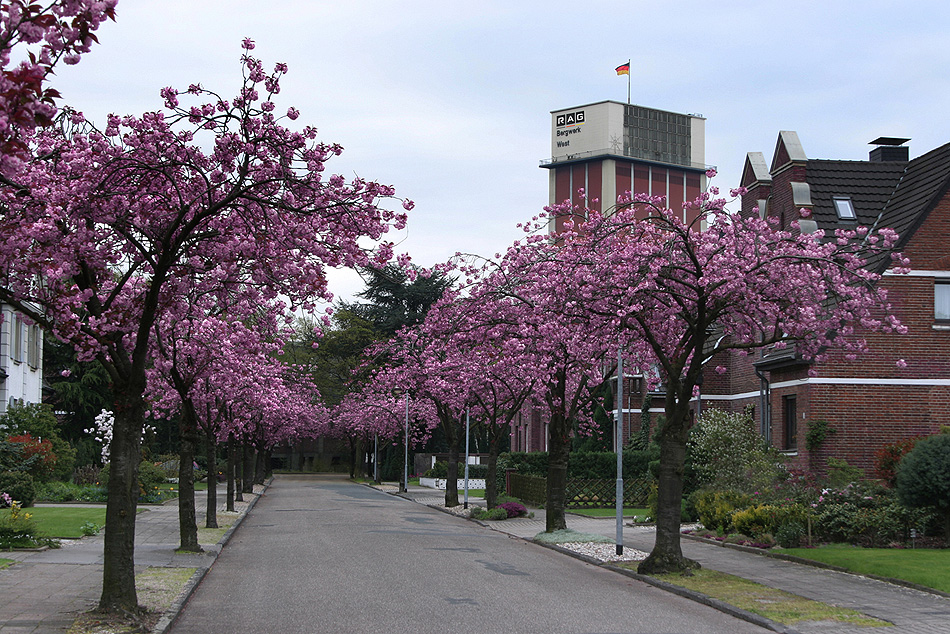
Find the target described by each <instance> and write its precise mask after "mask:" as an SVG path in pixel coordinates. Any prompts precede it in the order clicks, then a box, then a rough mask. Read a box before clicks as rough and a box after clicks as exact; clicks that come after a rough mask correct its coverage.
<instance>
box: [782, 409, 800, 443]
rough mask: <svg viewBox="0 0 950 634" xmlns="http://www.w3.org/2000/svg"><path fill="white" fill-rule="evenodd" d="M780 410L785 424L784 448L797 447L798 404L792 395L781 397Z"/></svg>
mask: <svg viewBox="0 0 950 634" xmlns="http://www.w3.org/2000/svg"><path fill="white" fill-rule="evenodd" d="M782 410H783V412H784V416H783V418H784V424H785V449H786V450H788V451H795V450H797V449H798V406H797V402H796V400H795V397H794V396H784V397H782Z"/></svg>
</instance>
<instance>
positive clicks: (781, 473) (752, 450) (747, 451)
mask: <svg viewBox="0 0 950 634" xmlns="http://www.w3.org/2000/svg"><path fill="white" fill-rule="evenodd" d="M688 450H689V452H690V455H691V456H692V465H693V469H695V471H696V475H697V476H698V477H699V480H700V482H701V483H702V484H704V485H707V486H709V487H710V488H716V489H732V490H735V491H742V492H745V493H750V492H751V491H753V490H756V489H763V488H767V487H770V486H772V485H773V483H775V482H781V481H782V480H784V479H785V477H786V476H787V472H786V471H785V469H784V465H783V463H782V458H781V456H780V455H779V454H778V452H777V451H776V450H775V448H773V447H769V446H768V445H766V444H765V443H764V442H763V441H762V436H761V435H760V434H759V433H758V431H756V428H755V423H754V422H753V421H752V417H751V416H750V415H749V414H747V413H743V414H734V413H730V412H725V411H723V410H718V409H709V410H706V411H705V412H703V415H702V417H701V418H700V421H699V423H698V424H697V425H696V427H695V428H694V429H693V430H692V432H690V436H689V445H688Z"/></svg>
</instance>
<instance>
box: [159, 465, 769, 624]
mask: <svg viewBox="0 0 950 634" xmlns="http://www.w3.org/2000/svg"><path fill="white" fill-rule="evenodd" d="M453 631H466V632H477V633H479V634H490V633H493V632H505V633H507V632H519V633H526V634H527V633H533V632H538V633H543V634H555V633H558V632H571V633H595V632H597V633H614V632H642V633H670V634H672V633H677V632H682V633H694V632H695V633H699V632H701V633H703V634H715V633H719V632H721V633H723V634H727V633H728V634H742V633H752V632H756V633H760V632H765V631H766V630H763V629H761V628H758V627H756V626H753V625H751V624H749V623H746V622H744V621H740V620H737V619H734V618H732V617H729V616H726V615H725V614H722V613H720V612H717V611H715V610H712V609H710V608H706V607H704V606H701V605H699V604H697V603H694V602H692V601H689V600H686V599H682V598H680V597H677V596H674V595H671V594H668V593H666V592H663V591H661V590H658V589H656V588H653V587H651V586H648V585H645V584H642V583H640V582H637V581H634V580H632V579H629V578H627V577H623V576H622V575H619V574H617V573H613V572H610V571H607V570H602V569H600V568H598V567H597V566H593V565H589V564H585V563H583V562H581V561H578V560H576V559H573V558H571V557H568V556H566V555H563V554H561V553H558V552H555V551H552V550H550V549H546V548H542V547H540V546H537V545H535V544H531V543H528V542H525V541H523V540H519V539H514V538H511V537H508V536H507V535H504V534H501V533H497V532H495V531H492V530H489V529H487V528H484V527H482V526H479V525H477V524H475V523H474V522H469V521H466V520H464V519H461V518H457V517H453V516H450V515H447V514H445V513H441V512H439V511H437V510H434V509H430V508H428V507H425V506H422V505H419V504H416V503H413V502H410V501H407V500H404V499H401V498H398V497H393V496H390V495H387V494H385V493H382V492H380V491H377V490H374V489H370V488H368V487H363V486H360V485H357V484H353V483H350V482H348V481H346V480H343V479H340V478H333V477H330V476H289V475H283V476H278V477H277V479H276V480H275V482H274V483H273V485H272V486H271V487H270V488H269V489H268V490H267V493H266V494H265V495H264V496H263V497H262V498H261V499H260V500H259V501H258V503H257V505H256V506H255V507H254V508H253V510H252V511H251V514H250V515H249V516H248V517H247V518H246V519H245V520H244V522H243V523H242V524H241V526H240V527H239V528H238V529H237V531H236V532H235V534H234V536H233V537H232V539H231V541H230V542H229V543H228V545H227V547H226V548H225V549H224V551H223V552H222V553H221V555H220V556H219V558H218V560H217V562H216V563H215V564H214V566H213V567H212V568H211V570H210V571H209V573H208V574H207V576H206V577H205V578H204V580H203V581H202V583H201V585H200V586H199V587H198V588H197V590H196V591H195V593H194V595H193V596H192V598H191V599H190V601H189V602H188V604H187V605H186V606H185V608H184V610H183V612H182V614H181V616H180V618H179V619H178V621H177V622H176V623H175V625H174V627H173V628H172V630H171V632H173V634H185V633H189V634H190V633H202V634H216V633H221V634H242V633H245V632H247V633H254V634H258V633H261V632H277V633H298V632H300V633H303V632H334V633H349V632H359V633H364V632H365V633H370V632H385V633H390V632H392V633H402V632H406V633H412V634H428V633H433V634H445V633H446V632H453Z"/></svg>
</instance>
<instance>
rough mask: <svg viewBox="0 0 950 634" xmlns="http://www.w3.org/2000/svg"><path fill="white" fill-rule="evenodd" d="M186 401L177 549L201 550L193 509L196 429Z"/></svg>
mask: <svg viewBox="0 0 950 634" xmlns="http://www.w3.org/2000/svg"><path fill="white" fill-rule="evenodd" d="M190 409H191V408H190V407H189V406H188V404H187V403H186V404H185V405H184V407H182V420H181V432H180V436H181V447H180V448H179V451H178V534H179V539H180V541H181V544H179V546H178V550H183V551H187V552H193V553H197V552H201V546H200V545H199V544H198V517H197V512H196V511H195V468H194V465H195V444H196V443H197V441H198V429H197V426H196V425H195V423H194V412H190Z"/></svg>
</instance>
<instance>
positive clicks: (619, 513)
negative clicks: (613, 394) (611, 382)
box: [616, 346, 623, 555]
mask: <svg viewBox="0 0 950 634" xmlns="http://www.w3.org/2000/svg"><path fill="white" fill-rule="evenodd" d="M616 447H617V555H622V554H623V349H622V348H620V347H619V346H618V347H617V445H616Z"/></svg>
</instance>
